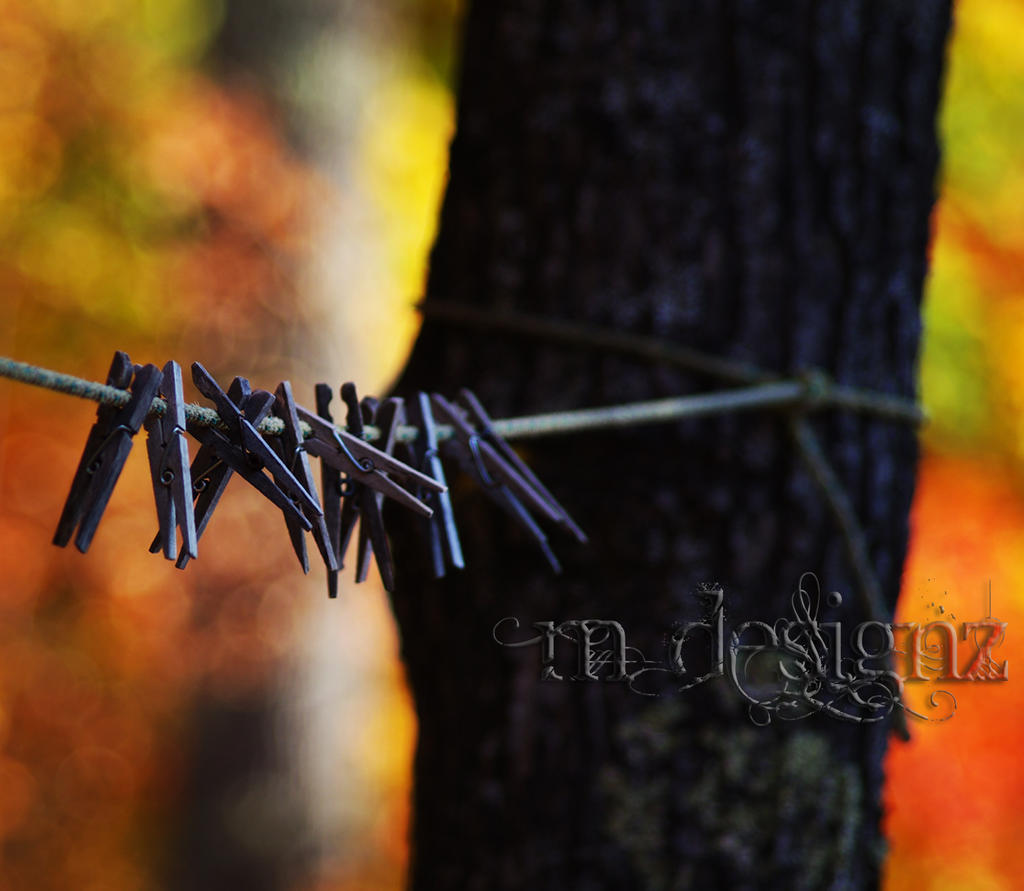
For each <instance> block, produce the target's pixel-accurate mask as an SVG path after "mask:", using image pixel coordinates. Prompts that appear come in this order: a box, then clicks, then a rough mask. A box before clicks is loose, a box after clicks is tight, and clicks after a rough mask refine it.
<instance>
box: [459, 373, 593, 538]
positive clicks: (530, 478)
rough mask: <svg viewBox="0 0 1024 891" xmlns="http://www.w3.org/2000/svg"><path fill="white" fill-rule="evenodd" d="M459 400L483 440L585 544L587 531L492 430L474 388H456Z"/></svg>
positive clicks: (562, 524)
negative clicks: (584, 530)
mask: <svg viewBox="0 0 1024 891" xmlns="http://www.w3.org/2000/svg"><path fill="white" fill-rule="evenodd" d="M459 401H460V402H461V403H462V405H463V406H464V407H465V408H466V411H467V412H468V413H469V417H470V420H471V421H472V422H473V423H474V424H476V426H477V427H478V428H479V429H480V432H481V435H482V436H483V438H484V440H485V441H486V442H488V443H489V444H490V445H491V446H492V447H493V448H494V450H495V451H496V452H497V453H498V454H499V455H501V457H502V458H504V459H505V460H506V461H507V462H508V463H509V464H510V465H511V466H512V467H513V468H515V469H516V470H517V471H518V472H519V474H520V476H522V478H523V479H525V480H526V481H527V482H528V483H529V484H530V485H531V486H532V487H533V489H534V491H535V492H537V494H538V495H540V496H541V498H543V499H544V500H545V501H546V502H547V504H548V507H550V508H551V511H552V513H554V514H556V515H557V516H558V519H556V520H555V522H556V523H558V524H559V525H560V526H563V527H564V528H565V530H566V531H567V532H569V533H570V534H571V535H572V536H573V537H575V539H576V540H577V541H578V542H579V543H580V544H586V543H587V536H586V534H585V533H584V532H583V530H582V529H580V527H579V526H578V525H577V524H576V522H575V521H574V520H573V518H572V517H570V516H569V512H568V511H567V510H566V509H565V508H564V507H562V505H561V504H559V503H558V501H557V500H556V499H555V496H554V495H552V494H551V493H550V492H549V491H548V490H547V488H546V487H545V486H544V484H543V483H542V482H541V481H540V480H539V479H538V478H537V474H535V473H534V472H533V471H532V470H531V469H530V468H529V467H528V466H527V464H526V462H525V461H523V459H522V458H520V457H519V456H518V455H517V454H516V452H515V449H513V448H512V446H510V445H509V444H508V443H507V442H505V440H504V439H502V438H501V437H500V436H498V433H497V431H496V430H495V429H494V422H493V421H492V420H491V418H490V415H488V414H487V412H486V411H485V410H484V407H483V404H482V403H481V402H480V400H479V399H477V397H476V395H475V394H474V393H473V391H472V390H468V389H466V388H465V387H464V388H463V389H461V390H460V391H459Z"/></svg>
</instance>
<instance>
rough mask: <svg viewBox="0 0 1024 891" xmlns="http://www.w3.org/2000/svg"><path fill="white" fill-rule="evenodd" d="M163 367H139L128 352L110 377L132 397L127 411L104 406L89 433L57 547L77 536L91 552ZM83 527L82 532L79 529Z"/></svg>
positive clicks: (80, 547)
mask: <svg viewBox="0 0 1024 891" xmlns="http://www.w3.org/2000/svg"><path fill="white" fill-rule="evenodd" d="M160 379H161V375H160V369H159V368H157V367H156V366H155V365H145V366H142V367H141V368H138V369H136V368H134V367H133V366H132V361H131V359H129V358H128V354H127V353H124V352H121V351H120V350H118V351H117V352H116V353H114V359H113V361H112V362H111V365H110V371H109V373H108V374H107V384H108V385H109V386H111V387H117V388H118V389H121V390H124V389H130V390H131V399H130V400H129V401H128V403H127V404H126V405H125V406H124V407H122V408H117V407H115V406H110V405H101V406H100V407H99V409H98V410H97V412H96V422H95V423H94V424H93V426H92V430H90V431H89V436H88V438H87V439H86V442H85V449H84V450H83V452H82V458H81V460H80V461H79V463H78V468H77V470H76V471H75V476H74V478H73V479H72V481H71V490H70V492H69V493H68V497H67V501H66V502H65V503H64V510H63V511H62V512H61V516H60V520H59V521H58V523H57V531H56V532H55V533H54V536H53V543H54V544H56V545H60V546H61V547H64V546H65V545H67V543H68V542H69V541H70V540H71V535H72V534H73V533H74V534H75V547H77V548H78V550H79V551H81V552H82V553H83V554H84V553H85V552H86V551H88V550H89V545H90V544H92V539H93V536H94V535H95V534H96V528H97V527H98V526H99V522H100V518H101V517H102V516H103V511H104V510H105V509H106V507H107V502H109V501H110V496H111V494H112V493H113V491H114V486H115V484H116V483H117V478H118V477H119V476H120V475H121V470H122V469H123V468H124V463H125V461H126V460H127V458H128V453H129V452H131V449H132V437H133V436H135V434H136V433H138V432H139V428H140V427H141V426H142V423H143V421H144V420H145V418H146V415H147V414H148V413H149V410H150V408H151V406H152V404H153V397H154V396H155V395H156V393H157V390H158V388H159V387H160ZM76 528H77V530H78V531H77V533H76V532H75V529H76Z"/></svg>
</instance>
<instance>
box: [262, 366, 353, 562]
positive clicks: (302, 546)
mask: <svg viewBox="0 0 1024 891" xmlns="http://www.w3.org/2000/svg"><path fill="white" fill-rule="evenodd" d="M274 414H275V415H276V416H277V417H279V418H280V419H281V420H282V421H283V422H284V432H283V433H282V434H281V435H280V436H278V437H275V438H274V439H273V440H272V443H273V446H274V448H275V449H276V451H277V453H278V455H279V457H280V458H281V460H282V462H283V463H284V465H285V466H286V467H287V468H288V469H289V470H290V471H291V472H292V474H293V475H294V476H295V478H296V479H297V480H298V481H299V483H301V485H302V486H303V488H304V489H305V490H306V491H307V492H309V494H310V495H312V496H313V500H314V501H316V502H317V508H318V512H317V513H315V514H313V513H311V512H307V511H304V513H305V514H306V519H307V520H309V521H310V523H312V525H313V539H314V541H316V545H317V548H319V550H320V556H321V557H323V561H324V563H325V564H326V566H327V571H328V572H337V571H338V560H337V555H336V553H335V550H334V546H333V545H332V544H331V539H330V532H329V531H328V529H327V524H326V522H325V516H324V511H323V509H322V508H321V507H320V503H319V501H317V498H316V485H315V483H314V482H313V473H312V471H311V470H310V467H309V456H308V455H307V454H306V448H305V446H304V445H303V435H302V430H301V429H300V427H299V415H298V412H297V410H296V407H295V399H294V397H293V396H292V385H291V383H290V382H289V381H282V382H281V384H280V385H279V386H278V388H277V390H276V392H275V402H274ZM285 524H286V525H287V527H288V537H289V538H290V539H291V542H292V548H293V550H294V551H295V556H297V557H298V558H299V563H300V564H301V565H302V571H303V572H307V573H308V572H309V557H308V556H307V554H306V535H305V532H304V530H303V529H302V527H301V526H300V525H299V524H298V523H297V522H296V521H295V520H294V518H293V517H292V516H291V515H290V514H285Z"/></svg>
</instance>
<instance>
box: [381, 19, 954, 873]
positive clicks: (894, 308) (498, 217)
mask: <svg viewBox="0 0 1024 891" xmlns="http://www.w3.org/2000/svg"><path fill="white" fill-rule="evenodd" d="M949 14H950V10H949V4H948V3H947V2H940V0H920V2H905V0H885V2H883V0H875V2H863V0H861V2H856V0H851V2H849V3H824V2H786V3H755V2H739V0H705V2H678V0H636V2H630V3H620V2H610V0H591V2H587V3H583V2H562V3H541V2H539V0H493V2H491V0H489V2H477V3H475V4H474V5H473V6H472V8H471V9H470V10H469V13H468V18H467V20H466V23H465V32H464V57H463V63H462V75H461V87H460V94H459V106H458V124H457V134H456V137H455V140H454V142H453V144H452V152H451V180H450V184H449V187H448V191H447V195H446V198H445V201H444V206H443V212H442V218H441V227H440V233H439V236H438V239H437V243H436V245H435V248H434V251H433V254H432V258H431V270H430V277H429V284H428V288H427V299H428V301H429V300H430V299H445V300H450V301H458V302H464V303H467V304H472V305H475V306H480V307H490V308H494V309H515V310H517V311H523V312H531V313H535V314H537V315H540V316H544V317H550V318H558V319H570V320H575V321H579V322H586V323H589V324H593V325H598V326H602V327H604V328H609V329H615V330H623V331H630V332H635V333H640V334H646V335H650V336H654V337H658V338H663V339H664V340H666V341H669V342H673V343H678V344H688V345H692V346H696V347H700V348H702V349H704V350H707V351H711V352H715V353H719V354H721V355H725V356H731V357H736V358H742V359H745V360H749V361H752V362H755V363H757V364H760V365H762V366H764V367H766V368H768V369H772V370H776V371H778V372H780V373H786V372H791V371H798V370H800V369H804V368H807V367H810V366H817V367H821V368H824V369H826V370H828V371H829V372H830V373H831V374H832V375H834V376H835V377H836V378H837V379H838V380H840V381H843V382H846V383H850V384H858V385H862V386H865V387H871V388H874V389H878V390H881V391H885V392H888V393H896V394H901V395H904V396H913V395H914V393H915V368H916V356H917V345H918V337H919V333H920V321H919V304H920V298H921V291H922V283H923V278H924V273H925V263H926V248H927V243H928V235H929V213H930V210H931V207H932V203H933V199H934V179H935V173H936V164H937V159H938V150H937V143H936V134H935V127H934V121H935V112H936V106H937V102H938V98H939V88H940V80H941V77H940V75H941V70H942V61H943V54H944V42H945V37H946V33H947V29H948V24H949ZM713 384H714V382H712V381H708V380H702V379H700V378H698V377H696V376H690V375H687V374H684V373H681V372H678V371H669V370H665V369H663V368H657V367H653V366H651V365H648V364H644V363H642V362H636V361H631V360H628V359H624V358H621V357H612V356H607V355H601V354H599V353H594V352H587V351H583V350H576V349H569V348H566V347H563V346H553V345H551V344H547V343H543V342H540V341H529V340H526V339H521V338H514V337H510V336H508V335H505V336H501V335H493V334H492V335H483V334H480V333H476V332H473V331H472V330H469V329H460V328H458V327H455V326H453V325H451V324H448V323H443V322H441V321H431V320H430V319H429V317H428V319H427V321H426V323H425V325H424V328H423V331H422V333H421V335H420V337H419V340H418V342H417V344H416V347H415V350H414V352H413V355H412V358H411V360H410V363H409V365H408V367H407V370H406V372H405V374H404V376H403V378H402V381H401V382H400V383H399V386H398V388H397V390H398V392H399V393H404V394H408V393H410V392H412V390H413V389H434V390H438V391H441V392H444V393H447V394H454V393H455V392H456V391H457V389H458V388H459V387H460V386H470V387H471V388H473V389H474V390H475V391H476V392H477V393H478V395H479V396H480V397H481V399H482V400H483V401H484V404H485V405H487V406H488V407H489V409H491V410H492V414H493V415H494V416H495V417H502V416H508V415H516V414H523V413H532V412H537V411H553V410H558V409H569V408H576V407H581V406H588V405H600V404H609V403H616V402H621V401H627V400H633V399H648V398H656V397H659V396H664V395H668V394H677V393H684V392H691V391H694V392H695V391H698V390H702V389H707V388H708V387H709V385H713ZM814 424H815V428H816V429H817V430H818V432H819V433H820V434H821V436H822V437H823V439H824V441H825V443H826V446H827V451H828V453H829V455H830V457H831V458H832V459H833V461H834V463H835V465H836V467H837V470H838V472H839V474H840V476H841V478H842V479H843V481H844V482H845V484H846V486H847V487H848V491H849V493H850V496H851V498H852V500H853V502H854V504H855V506H856V509H857V511H858V514H859V516H860V518H861V521H862V523H863V525H864V526H865V527H866V530H867V535H868V542H869V548H870V555H871V558H872V561H873V564H874V566H875V569H876V571H877V573H878V575H879V578H880V580H881V583H882V586H883V588H884V591H885V593H886V596H887V598H888V602H889V605H890V606H892V605H894V603H895V600H896V595H897V592H898V589H899V584H900V574H901V568H902V562H903V557H904V551H905V547H906V542H907V534H908V523H907V517H908V510H909V507H910V501H911V496H912V492H913V483H914V469H915V460H916V440H915V435H914V433H913V432H912V431H910V430H908V429H906V428H903V427H899V426H897V425H894V424H888V423H885V422H881V421H876V420H872V419H867V418H865V417H858V416H853V415H850V414H843V413H837V412H830V413H827V414H823V415H819V416H817V418H816V420H815V422H814ZM785 429H786V428H785V420H784V419H783V418H781V417H780V416H778V415H777V414H775V415H772V414H761V415H745V416H733V417H722V418H717V419H711V420H696V421H693V422H686V423H678V424H674V425H670V426H660V427H646V428H643V429H638V430H636V431H626V432H620V433H600V434H594V435H577V436H572V437H563V438H557V439H554V438H553V439H550V440H543V441H538V442H537V443H536V444H531V445H530V446H529V448H528V449H526V450H524V454H526V455H527V457H528V460H529V462H530V463H531V465H532V466H533V467H535V469H536V470H537V471H538V473H539V475H540V477H541V478H542V479H544V480H545V481H546V482H547V483H548V485H549V487H550V488H552V489H553V490H554V492H555V494H556V495H557V496H558V497H559V498H560V499H561V500H562V501H563V503H564V504H565V505H566V506H567V507H568V508H569V510H570V512H572V513H573V514H574V516H575V517H576V519H577V520H579V521H580V523H581V524H582V525H583V526H584V528H585V529H586V531H587V532H588V533H589V534H590V536H591V539H592V543H591V545H589V546H587V547H581V546H577V545H575V544H574V543H572V542H571V541H568V540H567V539H566V540H559V539H558V538H557V536H556V537H555V545H556V549H557V550H558V551H559V552H560V555H561V556H562V557H563V558H564V563H565V573H564V575H562V576H561V577H556V576H553V575H552V574H551V573H550V572H549V570H547V568H546V567H545V565H544V563H543V561H542V559H541V558H540V556H539V553H538V552H537V551H536V549H535V548H533V547H532V546H531V545H530V543H529V541H528V540H526V538H525V537H524V536H523V535H522V534H521V533H519V532H518V531H517V530H516V529H515V528H514V527H513V526H512V524H511V523H510V522H509V521H508V520H506V518H505V517H504V515H502V514H500V513H499V512H498V511H497V510H495V509H494V508H493V507H492V506H491V505H490V504H489V502H487V501H486V500H485V499H484V498H483V496H482V495H480V494H479V493H478V492H474V491H471V489H470V488H469V487H466V488H465V489H464V488H463V487H461V486H457V487H456V496H457V503H456V510H457V516H458V517H459V518H460V519H461V523H460V528H461V530H462V534H463V538H464V541H463V543H464V546H465V550H466V554H467V560H468V564H469V566H468V569H467V570H466V571H465V572H463V573H461V574H454V575H450V576H449V577H448V578H447V579H445V580H443V581H441V582H433V581H430V580H429V578H428V574H427V573H426V571H425V568H424V565H423V561H422V556H421V555H422V544H421V542H420V541H419V540H418V539H417V538H415V537H414V536H413V535H412V533H411V530H406V529H403V528H400V524H401V522H402V518H401V517H399V516H398V515H397V512H396V513H395V514H394V515H393V520H391V521H390V522H392V525H393V526H394V527H395V529H396V532H397V534H396V551H397V555H396V556H397V560H396V562H397V565H398V567H399V572H400V577H399V590H398V593H397V594H396V595H395V597H394V610H395V613H396V616H397V618H398V622H399V625H400V629H401V636H402V651H403V656H404V659H405V661H406V665H407V669H408V677H409V682H410V684H411V687H412V691H413V695H414V698H415V704H416V711H417V715H418V717H419V724H420V737H419V746H418V750H417V755H416V762H415V792H414V815H415V816H414V828H413V867H412V879H411V883H412V885H413V887H415V888H422V889H427V888H462V889H475V888H479V889H501V888H517V889H518V888H524V887H530V888H535V889H536V888H575V889H606V888H607V889H622V888H650V889H675V888H687V887H694V888H711V887H722V888H731V889H743V888H779V889H794V888H826V887H828V888H871V887H874V886H875V885H876V884H877V882H878V876H879V867H880V863H881V860H882V857H883V855H884V844H883V841H882V838H881V835H880V830H879V817H880V813H881V806H880V790H881V784H882V757H883V753H884V749H885V742H886V738H885V730H884V728H883V727H881V726H880V725H851V724H845V723H841V722H839V721H835V720H828V719H824V718H813V719H811V720H807V721H802V722H796V723H786V722H776V723H774V724H772V725H771V726H769V727H764V728H759V727H755V726H754V725H753V724H752V723H751V721H750V720H749V718H748V716H747V714H746V711H745V709H744V708H743V707H742V705H741V703H740V701H739V700H738V698H737V697H736V695H735V694H734V693H733V692H732V690H731V687H730V686H729V685H728V684H727V683H726V682H724V681H717V682H713V683H709V684H705V685H703V686H701V687H699V688H697V689H694V690H691V691H689V692H687V693H682V694H672V693H669V695H666V696H663V697H661V698H657V699H648V698H644V697H641V696H638V695H636V694H634V693H630V692H628V691H627V690H626V689H624V687H623V685H621V684H619V685H616V684H610V683H592V682H591V683H576V684H573V683H569V682H565V683H556V682H547V683H542V682H541V681H540V680H539V679H538V675H539V661H538V658H537V655H536V651H535V649H534V650H529V651H525V650H509V649H504V648H502V647H499V646H498V645H497V644H496V643H495V642H494V640H493V639H492V636H491V632H492V627H493V626H494V625H495V623H496V622H497V621H498V620H500V619H502V618H503V617H505V616H517V617H518V618H519V619H520V620H521V621H522V622H523V623H524V624H525V625H527V626H528V625H529V623H532V622H537V621H544V620H554V621H556V622H558V621H562V620H565V619H572V618H602V619H617V620H619V621H620V622H622V624H623V625H624V626H625V628H626V630H627V633H628V635H629V643H630V644H631V645H635V646H637V647H639V648H640V649H641V650H643V651H644V653H645V655H647V656H650V657H657V656H658V655H659V654H660V652H661V644H662V641H663V637H664V635H665V633H666V632H668V631H669V630H670V628H671V626H672V624H673V623H675V622H679V621H690V620H694V619H696V618H698V617H699V615H700V612H701V610H700V606H699V604H698V603H697V601H696V600H695V598H694V592H695V590H696V588H697V586H698V585H699V584H700V583H702V582H711V581H717V582H719V583H720V584H721V585H722V586H723V587H724V590H725V598H726V601H725V602H726V614H727V618H728V621H729V622H730V623H734V622H736V621H739V620H743V619H764V620H768V621H772V620H774V619H776V618H779V617H782V616H784V615H789V614H790V595H791V593H792V591H793V589H794V587H795V585H796V584H797V580H798V578H799V576H800V575H801V573H803V572H804V571H814V572H815V573H817V575H818V576H819V578H820V579H821V580H822V584H823V585H824V586H825V590H833V589H837V590H839V591H842V592H844V595H845V601H844V604H843V605H842V606H840V607H839V608H838V609H826V610H825V611H824V618H825V619H829V620H835V619H841V620H842V621H843V622H844V623H850V624H853V623H855V622H858V621H860V620H862V619H864V618H865V616H864V615H863V613H862V612H861V611H860V609H859V607H858V605H857V601H856V598H855V596H854V584H853V579H852V574H851V571H850V568H849V565H848V563H847V561H846V559H845V556H844V549H843V546H842V542H841V539H840V537H839V535H838V533H837V530H836V528H835V526H834V524H833V523H832V522H831V519H830V516H829V514H828V511H827V509H826V507H825V504H824V501H823V499H822V498H821V496H820V495H819V493H818V492H817V490H816V489H815V487H814V486H813V484H812V482H811V481H810V479H809V478H808V476H807V475H806V474H805V473H804V472H803V470H802V469H801V467H800V465H799V462H798V460H797V458H796V456H795V455H794V452H793V450H792V448H791V446H790V444H789V440H788V439H787V437H786V435H785Z"/></svg>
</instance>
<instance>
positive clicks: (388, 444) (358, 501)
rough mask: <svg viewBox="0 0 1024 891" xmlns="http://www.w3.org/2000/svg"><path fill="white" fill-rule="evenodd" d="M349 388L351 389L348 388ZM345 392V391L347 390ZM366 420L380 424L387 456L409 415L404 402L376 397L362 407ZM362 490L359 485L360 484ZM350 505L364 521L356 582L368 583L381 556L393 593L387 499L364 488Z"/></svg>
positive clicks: (380, 566)
mask: <svg viewBox="0 0 1024 891" xmlns="http://www.w3.org/2000/svg"><path fill="white" fill-rule="evenodd" d="M346 386H349V385H346ZM343 390H344V388H343ZM351 398H352V399H353V400H354V399H355V398H356V396H355V387H354V386H352V390H351ZM359 409H360V412H361V414H362V420H363V421H365V422H366V423H367V424H376V425H377V428H378V429H379V430H380V439H378V441H377V442H378V448H379V449H380V450H381V451H382V452H384V454H386V455H390V454H392V452H393V451H394V448H395V442H396V434H397V432H398V426H399V425H400V424H401V423H402V422H403V420H404V418H405V413H404V410H403V405H402V400H401V399H388V400H386V401H385V402H384V404H383V405H379V404H378V402H377V400H376V399H374V398H373V397H372V396H367V397H366V398H365V399H363V401H362V402H361V403H360V404H359ZM349 426H350V427H351V425H349ZM356 485H357V486H358V483H357V484H356ZM347 503H348V504H353V505H356V506H355V511H357V512H358V513H359V515H360V517H361V519H360V521H359V544H358V546H357V549H356V581H357V582H363V581H366V576H367V573H368V572H369V569H370V557H371V556H372V555H374V554H376V556H377V568H378V569H379V570H380V577H381V581H382V582H383V583H384V587H385V589H386V590H388V591H393V590H394V586H395V567H394V559H393V558H392V556H391V545H390V544H389V542H388V538H387V534H386V531H385V529H384V514H383V511H382V507H383V504H384V496H383V495H382V494H381V493H380V492H378V491H376V490H374V489H369V488H366V487H361V488H359V489H357V490H356V491H355V492H353V493H352V496H351V498H350V500H349V501H348V502H347ZM345 523H346V516H345V512H344V509H343V510H342V540H346V539H347V538H348V534H346V525H345Z"/></svg>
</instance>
